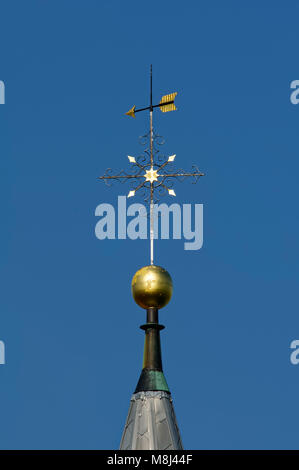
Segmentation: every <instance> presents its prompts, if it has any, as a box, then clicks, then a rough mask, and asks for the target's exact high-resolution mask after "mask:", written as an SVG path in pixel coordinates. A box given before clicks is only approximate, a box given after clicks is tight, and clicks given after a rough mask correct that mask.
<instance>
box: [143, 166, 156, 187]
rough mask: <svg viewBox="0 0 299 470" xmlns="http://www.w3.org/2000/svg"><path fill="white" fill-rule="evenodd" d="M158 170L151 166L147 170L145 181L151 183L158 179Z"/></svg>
mask: <svg viewBox="0 0 299 470" xmlns="http://www.w3.org/2000/svg"><path fill="white" fill-rule="evenodd" d="M159 176H160V175H158V170H154V169H153V167H152V168H151V169H150V170H147V171H146V173H145V175H144V178H145V181H149V182H150V183H153V182H154V181H158V177H159Z"/></svg>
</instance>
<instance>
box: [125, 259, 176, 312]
mask: <svg viewBox="0 0 299 470" xmlns="http://www.w3.org/2000/svg"><path fill="white" fill-rule="evenodd" d="M132 294H133V298H134V300H135V302H136V303H137V304H138V305H139V306H140V307H142V308H145V309H147V308H150V307H155V308H162V307H165V305H167V304H168V302H169V301H170V299H171V295H172V280H171V277H170V274H169V273H168V272H167V271H166V269H164V268H161V266H155V265H151V266H144V267H143V268H141V269H139V270H138V271H137V272H136V273H135V274H134V277H133V279H132Z"/></svg>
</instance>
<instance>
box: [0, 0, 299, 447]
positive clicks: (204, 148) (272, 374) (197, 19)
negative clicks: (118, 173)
mask: <svg viewBox="0 0 299 470" xmlns="http://www.w3.org/2000/svg"><path fill="white" fill-rule="evenodd" d="M0 17H1V28H0V79H1V80H4V82H5V84H6V104H5V105H4V106H0V157H1V158H0V178H1V182H0V192H1V198H0V201H1V232H0V241H1V272H0V285H1V297H0V303H1V313H0V339H1V340H3V341H4V342H5V345H6V364H5V365H4V366H3V365H2V366H0V448H2V449H15V448H21V449H32V448H35V449H41V448H44V449H45V448H49V449H53V448H56V449H64V448H67V449H76V448H81V449H94V448H103V449H105V448H108V449H113V448H117V447H118V445H119V441H120V438H121V433H122V429H123V426H124V423H125V419H126V415H127V411H128V407H129V400H130V396H131V393H132V392H133V391H134V388H135V385H136V383H137V380H138V377H139V373H140V370H141V365H142V352H143V332H142V331H141V330H139V325H140V324H142V323H143V322H144V319H145V314H144V312H143V311H142V310H141V309H140V308H139V307H137V306H136V305H135V304H134V301H133V299H132V297H131V292H130V282H131V278H132V276H133V274H134V272H135V271H136V270H137V269H138V268H139V267H141V266H143V265H145V264H147V263H148V243H147V242H146V241H142V240H138V241H131V240H120V241H117V240H115V241H112V240H108V241H107V240H106V241H99V240H98V239H97V238H96V237H95V234H94V227H95V224H96V221H97V219H96V217H95V215H94V211H95V208H96V206H97V205H98V204H100V203H101V202H110V203H112V204H115V203H116V201H117V195H118V194H126V189H127V188H124V187H123V186H117V185H116V186H114V187H113V188H111V189H110V190H109V189H108V188H106V187H105V186H104V185H103V184H101V183H100V182H99V181H97V180H96V177H97V176H98V175H100V174H102V173H103V172H104V170H105V169H106V167H109V166H110V167H113V168H115V169H119V168H123V167H127V168H128V166H127V157H126V155H128V154H133V155H134V154H136V153H137V152H138V150H139V145H138V136H139V135H141V134H142V133H144V132H145V131H147V129H148V122H147V119H146V116H145V115H138V118H137V119H136V121H133V120H132V119H129V118H126V117H125V116H124V112H125V111H127V110H128V109H129V108H130V107H131V106H132V105H133V104H136V105H139V106H143V105H147V103H148V71H149V64H150V63H153V69H154V79H153V80H154V100H155V101H157V100H159V99H160V96H161V95H162V94H165V93H168V92H172V91H178V93H179V94H178V97H177V106H178V108H179V111H178V112H176V113H169V114H165V115H164V114H162V113H160V112H159V111H158V112H156V113H155V128H156V130H157V131H158V132H159V133H161V134H162V135H163V136H165V138H166V145H165V152H167V153H168V154H172V153H176V154H177V164H178V165H179V166H183V167H185V168H190V167H191V165H192V163H197V164H198V166H199V167H200V169H201V170H202V171H204V172H205V173H206V176H205V177H204V178H201V180H200V181H199V183H198V184H197V186H194V185H192V184H189V183H187V182H186V183H183V184H177V185H176V193H177V202H180V203H203V204H204V246H203V248H202V249H201V250H200V251H198V252H194V251H184V249H183V241H182V240H174V241H171V240H170V241H164V240H162V241H160V242H159V243H158V244H157V248H156V254H157V263H158V264H160V265H162V266H164V267H165V268H167V269H168V270H169V272H170V273H171V275H172V277H173V282H174V295H173V299H172V301H171V303H170V304H169V306H167V307H166V308H165V309H164V310H163V311H161V315H160V317H161V322H162V323H164V324H165V325H166V329H165V330H164V331H163V332H162V347H163V362H164V369H165V375H166V378H167V380H168V383H169V386H170V388H171V391H172V394H173V397H174V404H175V410H176V414H177V419H178V422H179V425H180V429H181V433H182V438H183V443H184V446H185V448H187V449H197V448H201V449H219V448H220V449H228V448H234V449H241V448H243V449H244V448H267V449H274V448H298V447H299V444H298V443H299V427H298V424H299V406H298V389H299V365H298V366H297V367H296V366H293V365H291V363H290V359H289V358H290V352H291V351H290V348H289V345H290V342H291V341H292V340H294V339H298V338H299V323H298V280H299V267H298V266H299V264H298V261H299V248H298V236H299V217H298V196H299V187H298V172H299V156H298V145H299V142H298V123H299V105H298V107H297V106H294V105H292V104H291V103H290V98H289V96H290V82H291V81H292V80H295V79H299V62H298V40H299V29H298V3H297V2H296V1H289V2H283V1H275V0H272V1H268V0H265V1H263V2H260V1H256V0H253V1H251V2H239V1H226V2H223V1H221V0H218V1H211V0H210V1H200V2H198V1H189V2H178V1H173V0H172V1H164V2H158V1H152V2H151V3H149V2H140V1H127V2H123V1H114V0H112V1H111V0H110V1H101V2H99V1H95V0H89V1H87V2H86V1H83V0H80V1H76V0H73V1H66V0H64V1H61V0H59V1H58V0H54V1H53V0H52V1H45V0H44V1H41V0H40V1H32V0H31V1H26V2H24V1H21V0H20V1H14V0H10V1H2V2H1V5H0ZM168 201H169V202H170V200H168ZM136 202H137V198H136ZM165 202H167V200H165ZM171 202H173V200H171Z"/></svg>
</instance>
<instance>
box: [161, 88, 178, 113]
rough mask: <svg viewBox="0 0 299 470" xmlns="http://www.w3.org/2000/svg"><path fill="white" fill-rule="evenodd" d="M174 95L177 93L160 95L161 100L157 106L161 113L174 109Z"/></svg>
mask: <svg viewBox="0 0 299 470" xmlns="http://www.w3.org/2000/svg"><path fill="white" fill-rule="evenodd" d="M176 95H177V92H175V93H170V94H169V95H164V96H162V98H161V101H160V103H159V108H160V109H161V111H162V113H168V112H169V111H175V110H176V107H175V104H174V100H175V97H176Z"/></svg>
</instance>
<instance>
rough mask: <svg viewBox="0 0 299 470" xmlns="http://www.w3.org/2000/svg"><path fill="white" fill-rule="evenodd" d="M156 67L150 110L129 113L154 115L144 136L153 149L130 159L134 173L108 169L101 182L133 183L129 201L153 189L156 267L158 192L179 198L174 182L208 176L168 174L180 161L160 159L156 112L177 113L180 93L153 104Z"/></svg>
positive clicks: (131, 114) (152, 253) (186, 173)
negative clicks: (155, 123)
mask: <svg viewBox="0 0 299 470" xmlns="http://www.w3.org/2000/svg"><path fill="white" fill-rule="evenodd" d="M152 88H153V87H152V66H151V69H150V104H149V106H147V107H146V108H140V109H136V106H133V107H132V108H131V109H130V110H129V111H128V112H127V113H126V115H127V116H131V117H133V118H135V117H136V116H135V114H136V113H139V112H141V111H146V110H149V115H150V130H149V132H148V133H147V134H146V135H144V136H142V137H141V139H142V140H143V141H142V144H144V145H146V144H147V143H149V146H148V147H147V148H145V150H144V152H143V155H140V156H139V157H136V158H135V157H132V156H131V155H128V159H129V162H130V163H132V164H133V173H126V172H125V171H123V170H122V171H120V172H119V173H118V174H112V170H111V168H108V169H107V170H106V172H105V174H104V175H103V176H99V177H98V178H99V179H100V180H104V181H105V183H106V184H107V185H108V186H109V185H110V184H111V182H112V181H113V180H114V181H119V182H125V181H131V182H132V183H133V185H134V187H133V188H132V190H130V191H129V193H128V196H127V197H132V196H135V194H136V192H137V191H139V190H140V189H142V188H144V189H149V197H148V198H146V200H147V201H148V200H149V202H150V261H151V265H153V264H154V196H155V192H158V193H159V195H162V194H163V192H167V193H168V194H169V195H170V196H175V195H176V194H175V192H174V190H173V189H172V181H173V179H174V178H176V179H178V180H183V179H185V178H187V177H193V179H194V181H193V182H194V183H196V182H197V180H198V178H199V177H200V176H204V173H201V172H200V171H199V169H198V168H197V167H196V166H195V165H193V170H194V171H192V172H186V171H184V170H177V171H175V170H173V171H170V172H169V173H167V171H166V166H167V165H171V164H172V163H173V161H174V159H175V157H176V155H170V156H169V157H166V158H165V157H164V156H161V155H160V150H159V149H158V147H159V146H160V145H162V144H163V143H164V141H163V139H162V137H161V136H159V135H158V134H156V133H155V132H154V130H153V110H154V108H159V109H160V110H161V111H162V112H163V113H167V112H169V111H175V110H176V107H175V104H174V100H175V97H176V95H177V93H176V92H175V93H169V94H168V95H164V96H162V98H161V101H160V103H159V104H156V105H153V100H152Z"/></svg>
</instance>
